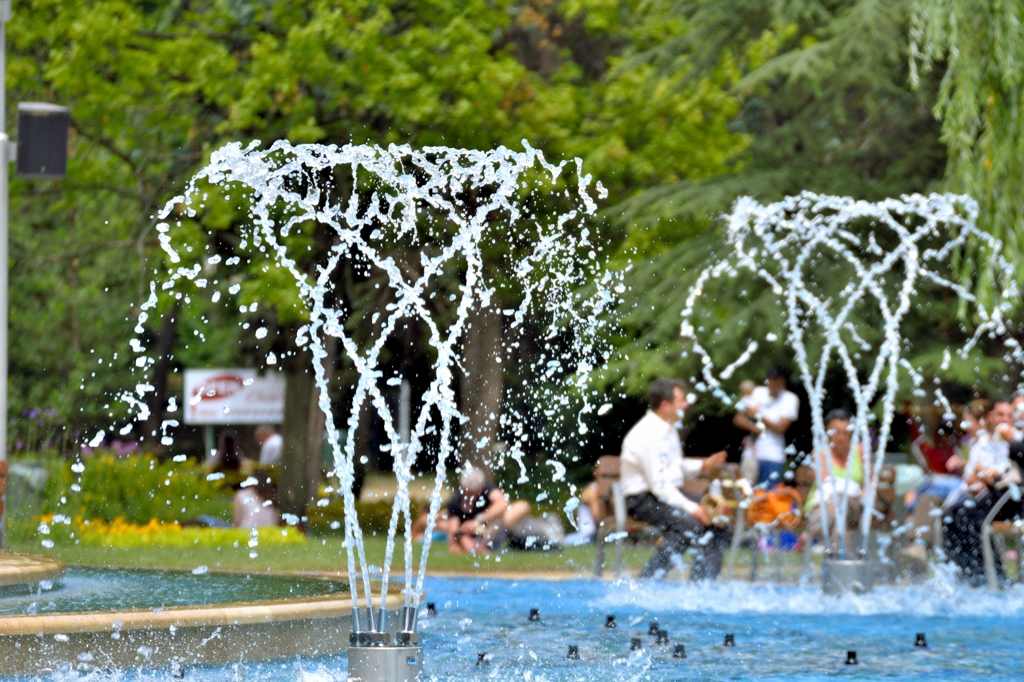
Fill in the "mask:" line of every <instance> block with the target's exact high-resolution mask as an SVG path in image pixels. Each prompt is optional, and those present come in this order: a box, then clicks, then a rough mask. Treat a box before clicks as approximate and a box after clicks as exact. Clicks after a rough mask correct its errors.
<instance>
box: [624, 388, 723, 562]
mask: <svg viewBox="0 0 1024 682" xmlns="http://www.w3.org/2000/svg"><path fill="white" fill-rule="evenodd" d="M647 402H648V405H649V407H650V409H649V410H648V412H647V414H646V415H644V417H643V419H641V420H640V421H638V422H637V423H636V424H635V425H634V426H633V428H632V429H630V431H629V433H628V434H626V437H625V439H623V441H622V459H621V474H620V485H621V487H622V493H623V495H624V496H625V498H626V509H627V511H628V512H629V515H630V516H632V517H633V518H634V519H636V520H637V521H642V522H644V523H646V524H648V525H651V526H654V527H656V528H658V530H660V531H661V532H662V535H663V540H664V542H662V544H661V546H660V547H658V549H657V550H656V551H655V552H654V556H653V557H651V560H650V561H649V562H648V563H647V565H646V566H645V567H644V569H643V571H641V573H640V577H641V578H651V577H654V576H657V575H659V574H661V573H663V572H664V571H667V570H668V569H669V568H670V567H671V565H672V557H673V556H680V557H681V556H682V555H683V553H684V552H686V550H687V549H688V548H689V547H690V545H692V544H693V543H694V542H697V543H698V545H699V546H700V547H701V550H700V551H699V552H698V554H697V559H696V560H695V562H694V564H693V570H692V572H691V577H692V578H693V579H694V580H702V579H707V578H714V577H715V576H717V575H718V573H719V572H720V571H721V569H722V552H723V551H724V549H725V547H726V546H727V545H728V544H729V539H730V536H731V534H730V533H729V531H728V530H726V529H724V528H718V527H715V526H712V525H711V518H710V517H709V516H708V513H707V511H706V510H705V509H704V508H703V507H701V506H700V505H699V504H697V503H696V502H694V501H693V500H691V499H689V498H688V497H686V496H685V495H683V493H682V491H681V490H680V488H681V487H682V485H683V480H684V476H697V475H699V474H702V473H703V474H706V473H707V472H708V471H710V470H711V469H712V468H714V467H716V466H718V465H719V464H721V463H722V462H724V461H725V453H724V452H718V453H715V454H714V455H712V456H711V457H708V458H707V459H704V460H700V459H683V447H682V443H681V442H680V440H679V432H678V430H677V427H676V425H677V423H678V422H680V421H681V420H682V417H683V412H684V411H685V410H686V408H687V407H689V403H687V401H686V387H685V386H684V384H683V383H682V382H681V381H676V380H673V379H655V380H654V381H652V382H651V385H650V386H649V387H648V389H647Z"/></svg>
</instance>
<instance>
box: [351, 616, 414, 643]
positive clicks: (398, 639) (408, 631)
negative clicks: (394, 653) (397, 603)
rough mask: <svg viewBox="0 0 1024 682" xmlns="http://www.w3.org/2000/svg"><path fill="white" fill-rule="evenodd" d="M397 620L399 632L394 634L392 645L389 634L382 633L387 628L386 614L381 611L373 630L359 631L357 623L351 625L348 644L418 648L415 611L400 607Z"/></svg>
mask: <svg viewBox="0 0 1024 682" xmlns="http://www.w3.org/2000/svg"><path fill="white" fill-rule="evenodd" d="M399 619H400V620H399V630H398V632H396V633H395V636H394V643H393V644H392V637H391V633H389V632H385V631H384V630H385V629H386V628H387V620H386V612H385V611H384V610H383V609H382V610H381V612H380V618H379V619H378V620H377V627H376V628H375V629H372V630H359V629H358V627H359V625H358V621H356V622H354V623H353V631H352V633H351V634H350V635H349V644H350V645H351V646H358V647H378V646H392V645H394V646H418V645H419V643H420V636H419V633H417V632H416V609H414V608H413V607H411V606H405V607H402V611H401V613H400V615H399ZM371 622H372V621H371Z"/></svg>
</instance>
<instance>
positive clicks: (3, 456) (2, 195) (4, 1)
mask: <svg viewBox="0 0 1024 682" xmlns="http://www.w3.org/2000/svg"><path fill="white" fill-rule="evenodd" d="M10 20H11V0H0V462H5V461H7V258H8V255H7V232H8V230H7V172H8V170H9V169H8V152H9V147H10V143H9V141H8V139H7V22H9V21H10ZM8 481H10V477H9V476H8ZM6 497H7V493H6V491H5V492H4V493H3V494H0V549H7V505H6V504H5V502H6V501H7V500H6Z"/></svg>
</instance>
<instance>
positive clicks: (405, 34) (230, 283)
mask: <svg viewBox="0 0 1024 682" xmlns="http://www.w3.org/2000/svg"><path fill="white" fill-rule="evenodd" d="M684 30H686V27H685V25H684V22H682V21H681V20H680V19H678V18H673V17H669V16H668V15H667V14H666V13H665V12H664V11H662V10H660V9H656V8H655V9H652V8H651V7H649V5H648V3H645V2H641V1H640V0H621V1H618V2H606V1H597V0H573V1H571V2H570V1H568V0H567V1H565V2H547V1H545V0H499V1H497V2H485V1H484V0H470V1H469V2H454V1H452V0H415V1H413V2H408V1H402V2H399V1H397V0H394V1H389V2H365V1H361V0H360V1H357V2H350V3H337V2H328V1H326V0H317V1H309V2H299V3H296V2H283V1H281V0H266V1H262V2H224V1H220V0H203V1H200V2H189V1H185V0H176V1H174V2H169V3H151V2H145V1H142V0H138V1H134V0H101V1H100V2H96V3H89V4H83V3H75V2H70V1H69V0H33V1H32V2H31V3H26V5H25V6H23V7H22V6H19V7H18V8H17V9H16V12H15V18H14V20H13V21H12V23H11V24H10V34H9V35H10V43H11V50H12V55H11V60H10V71H9V76H10V82H11V84H12V87H13V90H14V93H13V96H12V97H10V98H9V101H11V102H15V101H18V100H44V101H53V102H57V103H60V104H63V105H66V106H69V107H70V108H71V111H72V128H73V130H72V134H73V139H72V143H71V150H70V152H71V156H70V159H69V173H68V179H67V180H66V181H63V182H51V183H31V184H30V183H16V184H15V185H14V187H13V196H12V206H13V210H12V225H13V226H12V230H13V238H12V241H13V246H12V253H13V256H14V264H13V268H12V296H13V298H14V305H13V310H12V337H13V338H15V339H16V341H15V344H16V345H15V348H14V350H13V353H12V382H13V384H14V386H13V390H12V401H13V403H14V406H15V409H20V408H30V407H33V406H36V405H38V404H41V403H45V405H42V406H45V407H53V408H55V409H57V410H59V411H60V413H61V414H62V416H63V417H64V418H66V419H67V423H68V424H69V425H71V426H73V428H75V429H77V430H86V429H95V428H97V427H104V428H109V426H110V425H112V422H113V421H116V415H114V414H113V412H112V410H111V408H110V405H109V400H107V399H106V397H105V396H109V395H110V394H112V393H115V392H117V391H120V390H124V389H131V388H132V387H133V386H134V384H135V383H137V382H139V381H146V380H148V379H150V378H151V377H142V376H137V375H134V374H133V373H132V367H131V366H130V365H129V364H128V358H127V355H128V354H127V353H126V352H124V350H125V349H126V348H127V341H128V339H129V338H130V337H131V336H132V326H133V325H132V324H131V323H130V322H128V321H127V320H128V318H131V319H132V320H134V318H135V315H136V312H135V311H136V308H135V306H137V305H138V303H140V302H141V300H143V299H144V298H145V296H146V295H147V291H146V289H147V286H148V281H149V280H150V279H152V278H155V277H159V276H160V275H159V274H158V273H159V272H160V271H161V270H162V269H163V267H164V266H165V265H166V263H165V262H164V258H165V254H163V252H162V251H160V250H159V248H158V245H157V240H156V233H155V231H154V225H155V221H154V215H155V213H156V212H157V209H158V208H159V207H160V206H161V205H162V204H163V203H164V202H165V201H167V200H168V199H170V198H171V197H173V196H174V195H175V194H177V193H178V192H179V191H180V190H181V188H182V187H183V186H184V183H185V181H186V180H187V179H188V178H189V177H191V175H192V174H193V173H194V172H195V171H196V170H198V168H200V167H201V166H202V165H203V162H204V159H205V158H207V157H208V154H209V153H210V152H211V150H213V149H215V148H217V147H219V146H220V145H222V144H223V143H225V142H227V141H233V140H241V141H246V142H247V141H248V140H250V139H252V138H258V139H261V140H262V141H263V143H265V144H269V143H271V142H273V141H274V140H276V139H281V138H288V139H290V140H291V141H292V142H295V143H300V142H320V143H325V144H345V143H350V142H351V143H372V144H381V145H387V144H391V143H398V142H401V143H409V144H411V145H413V146H417V147H422V146H428V145H439V144H444V145H448V146H456V147H458V146H463V147H475V148H491V147H495V146H498V145H505V146H509V147H518V146H519V145H520V141H521V140H522V139H529V140H530V142H531V144H532V145H534V146H535V147H538V148H541V149H544V150H545V153H546V154H547V156H548V158H549V159H561V158H567V157H569V158H571V157H573V156H580V157H582V158H583V161H584V168H585V169H586V170H587V172H591V173H593V174H594V175H595V178H596V179H600V180H601V181H602V182H603V183H604V184H605V186H607V187H608V188H609V190H610V191H611V192H612V193H613V196H615V197H623V196H629V195H631V194H633V193H635V192H637V191H639V190H640V189H642V188H644V187H652V186H656V185H659V184H661V183H664V182H676V181H682V180H687V179H700V178H708V177H713V176H715V175H718V174H721V173H724V172H727V171H728V170H729V169H730V168H731V167H732V165H731V164H732V162H731V160H732V159H733V158H735V157H736V156H737V154H738V153H739V152H740V151H741V150H742V149H743V147H744V146H745V145H746V143H747V139H748V138H747V136H745V135H744V134H742V133H740V132H737V131H733V130H730V129H729V127H728V125H729V121H730V120H731V119H732V118H733V117H734V116H735V114H736V112H737V111H738V104H737V100H736V97H735V96H734V95H733V94H731V93H730V92H729V90H728V86H729V84H730V83H731V82H732V81H733V80H734V79H735V78H736V77H737V76H738V72H737V71H736V70H735V69H730V68H719V69H716V70H715V71H714V72H709V73H708V74H702V75H700V76H699V77H694V78H687V77H686V74H687V73H688V72H689V69H688V68H682V67H684V66H685V64H684V63H683V62H680V66H681V68H680V69H679V70H678V71H677V72H673V73H665V72H663V71H661V70H659V69H657V68H654V67H653V66H652V65H650V64H647V63H643V62H634V61H631V60H630V57H631V56H632V55H634V54H637V53H639V52H642V51H644V50H649V49H652V48H654V47H656V46H658V45H660V44H661V43H663V42H664V41H666V40H668V39H669V38H671V36H673V35H675V34H676V33H678V32H680V31H684ZM684 61H685V60H684ZM12 136H16V135H12ZM536 208H537V209H538V210H540V211H541V212H543V211H545V210H551V208H553V206H549V207H545V206H543V205H539V206H537V207H536ZM245 212H246V201H245V198H244V196H241V195H235V196H233V197H230V198H229V197H227V196H225V195H224V194H219V195H218V194H214V193H211V196H210V198H209V201H208V202H207V203H206V206H205V207H204V208H203V210H202V211H201V213H200V214H199V215H198V216H197V218H196V219H195V220H194V221H182V222H181V224H180V225H175V226H174V227H173V228H172V229H173V230H174V231H175V235H174V237H175V240H176V243H188V244H192V245H193V248H194V249H195V250H196V251H197V252H205V251H206V248H207V247H210V249H211V250H212V252H214V253H217V254H220V255H222V257H223V258H224V259H228V258H231V257H234V256H244V257H246V258H249V262H248V264H247V265H246V266H245V267H244V269H243V270H242V271H241V272H236V273H233V274H232V276H231V277H230V278H225V279H223V280H220V281H217V282H214V283H212V285H211V286H213V287H214V288H216V289H217V290H219V291H222V295H223V297H224V298H223V299H222V300H223V301H227V300H232V301H233V305H231V306H225V305H216V306H214V305H211V302H210V300H209V297H206V298H201V297H190V298H188V299H187V300H181V301H178V305H177V306H175V305H174V301H171V300H165V301H162V302H161V305H160V308H159V311H158V312H160V313H167V312H168V311H171V314H173V316H174V318H175V322H174V324H173V325H172V326H171V327H170V329H169V333H173V343H172V346H171V352H172V353H173V356H174V360H173V362H171V363H170V365H168V367H167V368H165V369H167V370H168V371H170V372H171V374H172V376H171V378H170V379H169V383H168V389H167V390H168V391H169V392H170V393H174V392H176V390H177V389H176V387H177V384H176V380H175V379H174V377H173V373H174V372H175V370H177V369H179V368H181V367H185V366H200V365H207V366H208V365H212V364H221V365H225V364H234V365H243V366H246V365H247V366H260V365H261V364H262V363H263V362H264V358H265V357H266V354H267V351H268V350H270V349H271V348H273V345H272V344H273V343H275V334H271V335H269V336H268V338H267V341H266V343H265V344H255V343H252V342H250V341H245V342H243V341H241V337H240V335H239V330H238V327H237V324H238V323H239V322H245V321H248V322H250V323H251V324H253V325H255V324H257V323H259V324H264V325H267V326H269V327H270V328H271V329H272V330H276V329H284V328H287V327H288V326H289V325H293V324H295V323H296V322H298V321H301V319H302V316H303V312H302V310H301V305H300V304H299V300H298V297H297V292H296V290H295V287H294V284H290V283H289V280H290V276H284V273H282V272H281V271H280V270H278V269H277V267H276V266H275V265H273V264H272V263H271V262H269V261H268V260H267V259H266V258H265V257H263V256H262V255H261V254H259V253H258V252H254V251H253V250H252V249H251V248H248V247H251V245H248V247H246V246H243V245H242V244H241V241H240V239H239V233H240V229H239V228H240V226H241V225H243V224H244V222H245V221H246V214H245ZM292 238H293V239H295V240H298V241H302V240H305V241H304V242H303V243H305V244H306V245H307V246H308V249H307V252H308V261H307V262H305V263H303V266H304V267H311V264H312V263H313V262H315V261H316V259H317V256H318V255H319V253H320V252H322V249H323V248H325V246H326V243H325V242H323V241H322V235H320V236H318V233H317V232H316V231H315V230H314V229H313V228H310V229H308V230H300V231H298V232H297V233H296V234H294V235H293V237H292ZM615 239H616V237H615V236H614V235H611V241H610V242H609V243H608V244H606V245H605V248H606V249H612V248H614V242H615ZM296 245H297V246H301V244H296ZM348 284H349V285H350V286H348V287H347V289H346V295H348V296H350V297H351V307H352V309H353V310H357V311H359V314H358V315H355V316H353V323H358V321H359V320H361V319H364V318H363V315H364V314H366V312H367V311H372V309H374V308H375V307H376V306H378V305H382V304H383V303H386V302H383V303H382V302H381V301H379V300H377V298H378V297H377V296H376V293H377V292H376V290H375V288H374V287H373V283H372V282H370V281H366V280H365V279H361V278H360V277H358V276H354V277H353V278H352V279H351V281H350V282H349V283H348ZM233 291H239V294H238V296H239V297H238V298H237V299H234V298H233V294H232V292H233ZM40 308H42V309H44V310H46V311H47V317H45V318H44V317H42V316H39V315H35V314H34V311H36V310H39V309H40ZM167 331H168V330H165V329H163V328H162V326H161V322H160V316H159V315H155V316H153V317H152V319H150V320H149V321H148V322H147V323H146V334H148V335H149V341H151V343H150V344H149V345H150V346H151V347H158V346H159V344H160V338H161V336H162V334H164V332H167ZM94 351H95V352H94ZM100 360H102V363H101V362H100ZM111 365H113V366H114V368H113V369H111ZM79 385H81V386H82V387H83V389H82V390H78V386H79Z"/></svg>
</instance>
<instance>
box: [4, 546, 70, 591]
mask: <svg viewBox="0 0 1024 682" xmlns="http://www.w3.org/2000/svg"><path fill="white" fill-rule="evenodd" d="M65 569H66V566H65V564H64V562H63V561H61V560H60V559H54V558H52V557H48V556H39V555H37V554H23V553H21V552H9V551H7V550H0V588H8V587H19V586H23V585H31V584H33V583H39V582H43V581H44V580H60V579H61V578H63V577H64V572H65Z"/></svg>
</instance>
